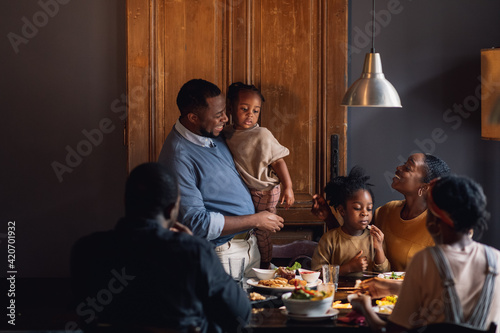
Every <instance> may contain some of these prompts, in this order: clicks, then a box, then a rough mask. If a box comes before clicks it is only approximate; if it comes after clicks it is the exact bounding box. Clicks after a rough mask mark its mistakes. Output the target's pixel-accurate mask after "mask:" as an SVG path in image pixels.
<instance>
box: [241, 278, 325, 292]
mask: <svg viewBox="0 0 500 333" xmlns="http://www.w3.org/2000/svg"><path fill="white" fill-rule="evenodd" d="M321 283H322V282H321V279H318V280H316V281H314V282H307V281H305V280H302V278H301V277H300V276H299V275H297V276H295V277H294V278H293V279H290V280H288V279H286V278H282V277H276V278H274V279H268V280H258V279H255V278H251V279H248V280H247V284H248V285H249V286H252V287H256V288H263V289H271V290H278V291H293V290H295V288H296V287H297V286H304V287H308V288H315V287H317V286H318V285H320V284H321Z"/></svg>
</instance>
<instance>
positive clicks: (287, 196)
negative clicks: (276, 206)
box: [281, 188, 295, 209]
mask: <svg viewBox="0 0 500 333" xmlns="http://www.w3.org/2000/svg"><path fill="white" fill-rule="evenodd" d="M294 202H295V196H294V195H293V190H292V189H291V188H285V189H284V190H283V194H282V196H281V204H283V203H285V208H286V209H288V208H290V206H291V205H293V203H294Z"/></svg>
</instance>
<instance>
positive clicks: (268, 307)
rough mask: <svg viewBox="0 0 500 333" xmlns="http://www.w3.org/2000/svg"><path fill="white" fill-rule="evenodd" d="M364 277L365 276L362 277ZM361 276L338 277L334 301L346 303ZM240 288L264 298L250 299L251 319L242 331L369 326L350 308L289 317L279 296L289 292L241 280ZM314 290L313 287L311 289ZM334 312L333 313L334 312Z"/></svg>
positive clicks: (364, 331) (357, 330)
mask: <svg viewBox="0 0 500 333" xmlns="http://www.w3.org/2000/svg"><path fill="white" fill-rule="evenodd" d="M365 278H366V277H365ZM359 279H363V278H359V277H358V278H349V277H339V282H338V288H337V291H336V292H335V295H334V301H341V302H342V303H344V304H345V303H348V300H347V296H348V295H349V294H352V293H357V292H358V291H359V289H358V288H355V286H356V281H357V280H359ZM243 288H244V289H245V290H246V292H247V293H248V294H250V293H252V292H256V293H259V294H260V295H262V296H263V297H265V298H266V299H265V300H261V301H253V302H252V315H251V319H250V322H249V323H248V324H247V325H246V326H245V327H244V329H243V330H242V332H255V333H265V332H275V333H277V332H302V333H303V332H315V333H320V332H332V330H334V331H335V332H353V333H368V332H370V329H369V327H368V326H366V325H365V323H364V320H363V319H364V318H363V317H361V316H359V315H358V314H356V313H355V312H353V311H352V309H339V310H338V311H339V312H338V314H336V315H332V316H325V318H300V317H298V318H295V316H289V315H288V314H287V311H286V308H285V307H284V305H283V301H282V300H281V296H282V295H283V294H284V293H285V292H288V290H286V291H280V289H279V288H274V289H273V288H265V287H259V286H256V285H255V284H254V283H252V284H251V285H250V284H248V283H244V285H243ZM313 289H314V288H313ZM335 313H336V312H335Z"/></svg>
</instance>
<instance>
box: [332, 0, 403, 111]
mask: <svg viewBox="0 0 500 333" xmlns="http://www.w3.org/2000/svg"><path fill="white" fill-rule="evenodd" d="M374 27H375V0H373V11H372V49H371V51H370V53H367V54H366V56H365V63H364V65H363V73H362V74H361V77H360V78H359V79H357V80H356V81H355V82H354V83H353V84H352V85H351V87H350V88H349V89H348V90H347V92H346V93H345V95H344V98H342V103H341V105H344V106H364V107H387V108H389V107H392V108H400V107H402V106H401V100H400V99H399V95H398V92H397V91H396V89H395V88H394V86H393V85H392V84H391V83H390V82H389V81H387V80H386V78H385V75H384V73H383V72H382V61H381V60H380V53H375V38H374V36H373V30H374Z"/></svg>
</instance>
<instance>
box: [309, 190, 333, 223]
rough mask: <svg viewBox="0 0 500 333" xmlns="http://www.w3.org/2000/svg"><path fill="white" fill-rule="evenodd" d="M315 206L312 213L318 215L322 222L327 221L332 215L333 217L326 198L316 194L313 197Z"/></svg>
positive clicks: (313, 205)
mask: <svg viewBox="0 0 500 333" xmlns="http://www.w3.org/2000/svg"><path fill="white" fill-rule="evenodd" d="M312 199H313V204H312V207H311V213H313V214H314V215H316V216H317V217H319V218H320V219H322V220H326V219H327V218H328V217H329V216H330V215H333V213H332V210H331V209H330V206H328V204H327V203H326V200H325V198H323V197H322V196H319V195H318V194H315V195H314V196H313V197H312Z"/></svg>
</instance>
